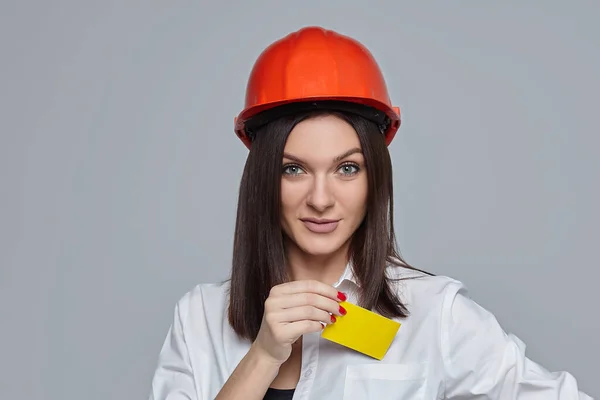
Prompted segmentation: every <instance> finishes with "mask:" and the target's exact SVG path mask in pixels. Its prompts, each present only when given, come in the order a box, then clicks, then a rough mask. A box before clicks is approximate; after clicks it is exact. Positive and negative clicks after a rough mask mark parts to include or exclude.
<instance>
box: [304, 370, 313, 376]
mask: <svg viewBox="0 0 600 400" xmlns="http://www.w3.org/2000/svg"><path fill="white" fill-rule="evenodd" d="M304 375H306V377H307V378H310V376H311V375H312V369H307V370H306V373H305V374H304Z"/></svg>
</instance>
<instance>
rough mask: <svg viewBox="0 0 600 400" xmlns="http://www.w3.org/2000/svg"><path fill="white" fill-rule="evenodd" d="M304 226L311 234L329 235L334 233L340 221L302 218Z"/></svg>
mask: <svg viewBox="0 0 600 400" xmlns="http://www.w3.org/2000/svg"><path fill="white" fill-rule="evenodd" d="M301 221H302V223H303V224H304V226H305V227H306V228H307V229H308V230H309V231H311V232H313V233H331V232H333V231H335V229H336V228H337V226H338V223H339V222H340V220H336V219H317V218H304V219H301Z"/></svg>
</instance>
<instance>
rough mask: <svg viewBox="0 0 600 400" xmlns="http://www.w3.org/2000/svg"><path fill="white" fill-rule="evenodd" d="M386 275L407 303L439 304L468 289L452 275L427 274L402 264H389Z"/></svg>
mask: <svg viewBox="0 0 600 400" xmlns="http://www.w3.org/2000/svg"><path fill="white" fill-rule="evenodd" d="M387 276H388V277H389V278H390V279H391V283H392V285H393V287H394V288H395V290H396V291H397V292H398V295H400V297H401V298H402V299H403V301H406V302H408V303H409V304H428V305H432V304H433V303H435V304H438V305H440V306H441V305H442V304H443V303H445V302H446V301H448V299H449V298H452V297H453V296H456V295H457V294H458V293H463V294H466V293H467V291H468V289H467V287H466V286H465V284H464V283H463V282H461V281H459V280H457V279H454V278H452V277H449V276H444V275H429V274H427V273H425V272H421V271H418V270H413V269H410V268H407V267H402V266H393V265H392V266H389V267H388V269H387Z"/></svg>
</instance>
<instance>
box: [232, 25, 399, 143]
mask: <svg viewBox="0 0 600 400" xmlns="http://www.w3.org/2000/svg"><path fill="white" fill-rule="evenodd" d="M323 108H324V109H332V110H340V111H348V112H353V113H356V114H359V115H362V116H364V117H365V118H368V119H370V120H372V121H374V122H376V123H377V124H378V126H379V128H380V130H381V132H382V134H384V135H385V139H386V144H388V145H389V144H390V142H391V141H392V139H393V138H394V135H395V134H396V131H397V130H398V128H399V127H400V109H399V108H398V107H394V106H392V104H391V102H390V98H389V95H388V91H387V86H386V83H385V80H384V78H383V74H382V73H381V70H380V69H379V66H378V65H377V62H376V61H375V59H374V58H373V56H372V55H371V53H370V52H369V50H367V48H366V47H365V46H363V45H362V44H361V43H359V42H358V41H356V40H354V39H352V38H350V37H348V36H344V35H341V34H339V33H337V32H334V31H331V30H326V29H323V28H320V27H305V28H303V29H300V30H299V31H297V32H293V33H290V34H288V35H287V36H285V37H284V38H281V39H279V40H277V41H275V42H274V43H272V44H271V45H270V46H268V47H267V48H266V49H265V50H264V51H263V52H262V53H261V54H260V56H259V57H258V59H257V60H256V62H255V64H254V67H253V68H252V71H251V73H250V77H249V79H248V85H247V87H246V102H245V107H244V110H243V111H242V112H241V113H240V114H239V115H238V116H237V117H236V118H235V123H234V130H235V133H236V134H237V135H238V137H239V138H240V139H241V140H242V141H243V142H244V144H245V145H246V146H247V147H248V148H250V146H251V143H252V138H253V137H252V135H253V131H254V130H255V129H256V128H257V127H259V126H261V125H262V124H265V123H267V122H269V121H270V120H272V119H273V118H277V117H279V116H281V115H285V114H290V113H294V112H298V111H301V110H311V109H323Z"/></svg>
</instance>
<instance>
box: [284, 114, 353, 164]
mask: <svg viewBox="0 0 600 400" xmlns="http://www.w3.org/2000/svg"><path fill="white" fill-rule="evenodd" d="M356 147H358V148H361V146H360V140H359V139H358V135H357V134H356V131H355V130H354V128H353V127H352V125H350V124H349V123H348V122H346V121H344V120H343V119H341V118H339V117H337V116H334V115H322V116H316V117H312V118H309V119H306V120H304V121H302V122H300V123H298V124H297V125H296V126H295V127H294V129H292V131H291V132H290V135H289V137H288V139H287V142H286V144H285V149H284V151H285V152H286V153H291V154H294V155H295V156H298V157H306V158H308V157H309V156H310V157H311V158H319V157H329V158H332V157H335V156H337V155H339V154H340V153H343V152H344V151H347V150H348V149H351V148H356Z"/></svg>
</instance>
